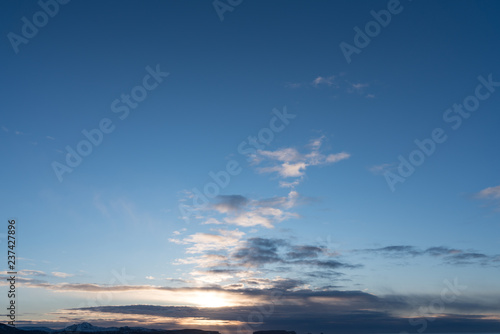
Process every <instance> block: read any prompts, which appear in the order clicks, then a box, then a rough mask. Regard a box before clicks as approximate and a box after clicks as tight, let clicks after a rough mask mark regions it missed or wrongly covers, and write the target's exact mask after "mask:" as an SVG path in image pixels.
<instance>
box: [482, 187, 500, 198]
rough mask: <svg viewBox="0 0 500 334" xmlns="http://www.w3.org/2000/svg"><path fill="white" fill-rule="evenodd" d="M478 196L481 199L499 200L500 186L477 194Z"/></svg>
mask: <svg viewBox="0 0 500 334" xmlns="http://www.w3.org/2000/svg"><path fill="white" fill-rule="evenodd" d="M477 196H478V197H479V198H486V199H498V198H500V186H496V187H489V188H486V189H483V190H481V191H480V192H479V193H478V194H477Z"/></svg>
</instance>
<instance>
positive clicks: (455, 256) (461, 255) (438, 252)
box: [355, 245, 500, 267]
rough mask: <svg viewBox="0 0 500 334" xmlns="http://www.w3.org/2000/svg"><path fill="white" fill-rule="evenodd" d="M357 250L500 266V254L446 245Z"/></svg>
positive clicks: (451, 263)
mask: <svg viewBox="0 0 500 334" xmlns="http://www.w3.org/2000/svg"><path fill="white" fill-rule="evenodd" d="M355 252H365V253H372V254H381V255H383V256H386V257H395V258H403V257H416V256H424V255H427V256H432V257H438V258H441V259H442V260H443V262H444V263H445V264H449V265H481V266H493V267H498V266H500V255H487V254H483V253H477V252H473V251H466V250H461V249H455V248H449V247H444V246H437V247H429V248H426V249H419V248H417V247H414V246H409V245H395V246H386V247H381V248H371V249H363V250H357V251H355Z"/></svg>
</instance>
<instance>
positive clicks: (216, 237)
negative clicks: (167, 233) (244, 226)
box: [169, 229, 245, 254]
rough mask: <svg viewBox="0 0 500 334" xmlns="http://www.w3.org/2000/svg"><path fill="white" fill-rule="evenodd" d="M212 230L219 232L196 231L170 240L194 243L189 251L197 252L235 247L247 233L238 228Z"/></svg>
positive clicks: (186, 243) (188, 243) (182, 243)
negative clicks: (185, 236) (180, 238)
mask: <svg viewBox="0 0 500 334" xmlns="http://www.w3.org/2000/svg"><path fill="white" fill-rule="evenodd" d="M212 231H214V232H217V233H218V234H214V233H195V234H192V235H190V236H188V237H187V238H184V239H182V240H179V239H169V241H170V242H173V243H176V244H181V245H192V246H191V247H189V248H188V249H187V253H191V254H195V253H203V252H206V251H217V250H221V249H227V248H228V247H235V246H236V245H238V242H239V240H240V239H241V237H243V236H244V235H245V233H244V232H241V231H238V230H233V231H230V230H223V229H212Z"/></svg>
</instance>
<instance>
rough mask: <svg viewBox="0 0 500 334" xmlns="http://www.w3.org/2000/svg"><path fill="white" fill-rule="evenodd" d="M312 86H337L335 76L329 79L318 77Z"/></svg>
mask: <svg viewBox="0 0 500 334" xmlns="http://www.w3.org/2000/svg"><path fill="white" fill-rule="evenodd" d="M312 85H313V86H315V87H317V86H319V85H327V86H332V85H336V83H335V76H334V75H331V76H328V77H322V76H318V77H316V78H315V79H314V80H313V81H312Z"/></svg>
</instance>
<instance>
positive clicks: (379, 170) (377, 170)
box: [368, 164, 394, 175]
mask: <svg viewBox="0 0 500 334" xmlns="http://www.w3.org/2000/svg"><path fill="white" fill-rule="evenodd" d="M393 167H394V164H380V165H374V166H371V167H370V168H368V170H369V171H370V172H372V173H373V174H377V175H378V174H384V173H385V172H386V171H388V170H391V169H392V168H393Z"/></svg>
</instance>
